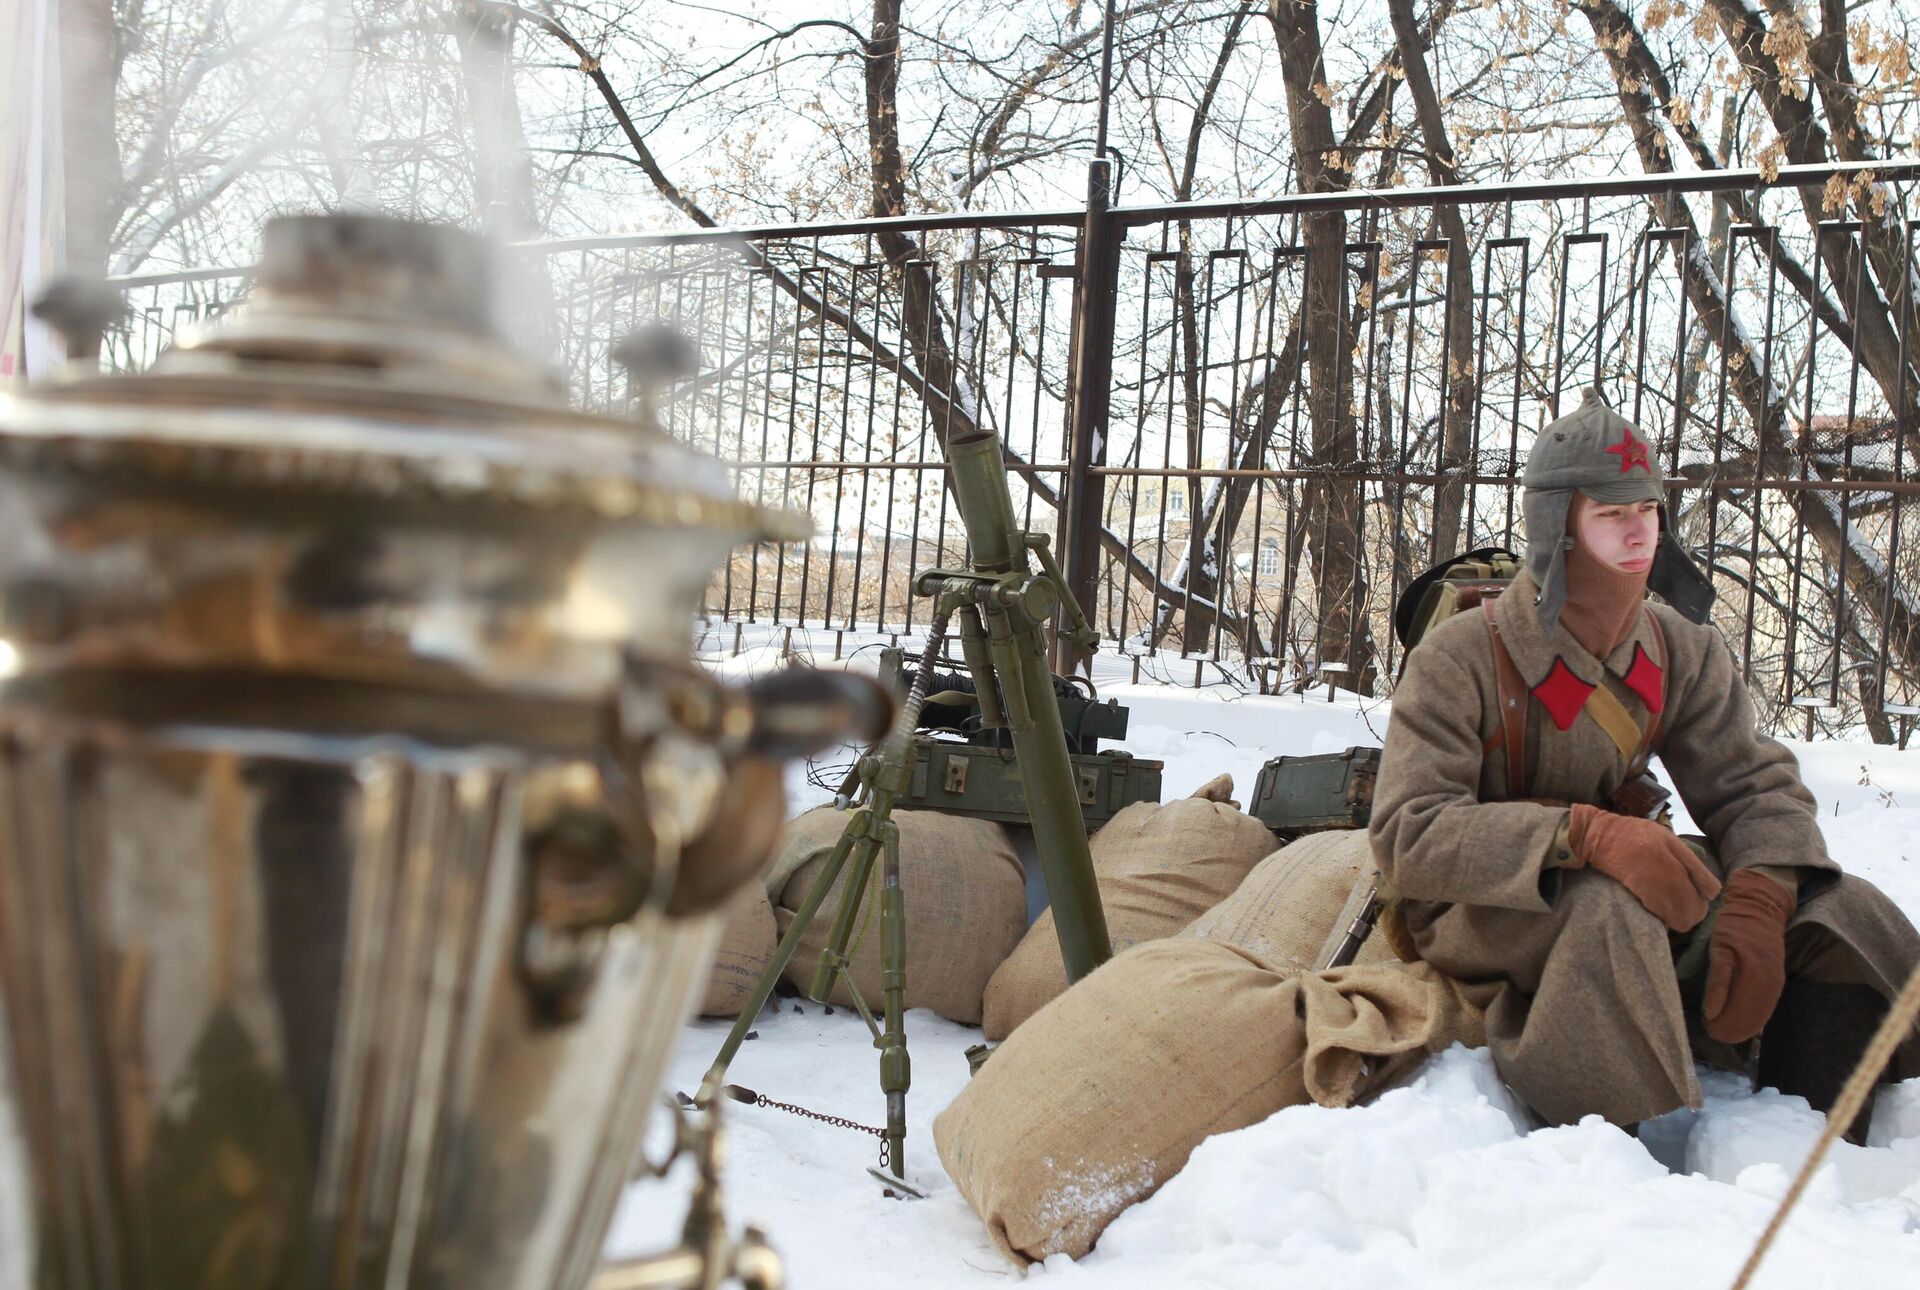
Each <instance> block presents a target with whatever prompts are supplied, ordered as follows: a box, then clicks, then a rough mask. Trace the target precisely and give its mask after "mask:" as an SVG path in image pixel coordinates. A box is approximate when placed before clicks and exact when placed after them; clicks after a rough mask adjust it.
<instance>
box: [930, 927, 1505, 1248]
mask: <svg viewBox="0 0 1920 1290" xmlns="http://www.w3.org/2000/svg"><path fill="white" fill-rule="evenodd" d="M1488 996H1489V991H1488V990H1487V989H1486V988H1485V987H1480V988H1478V989H1469V988H1467V987H1463V986H1461V985H1459V984H1458V983H1456V982H1453V981H1451V980H1449V979H1447V978H1445V977H1442V976H1441V975H1440V974H1438V973H1437V972H1435V971H1433V969H1432V968H1430V967H1428V966H1427V965H1426V964H1424V963H1416V964H1404V963H1400V962H1398V961H1395V962H1391V963H1373V964H1368V965H1355V966H1352V967H1346V968H1340V969H1337V970H1335V971H1332V972H1324V973H1315V972H1300V971H1297V970H1287V969H1282V968H1280V967H1278V966H1277V965H1274V964H1271V963H1268V962H1267V961H1265V960H1263V959H1261V958H1260V957H1259V956H1257V955H1255V954H1252V953H1249V952H1248V951H1246V950H1244V949H1241V948H1239V947H1238V946H1235V945H1230V944H1226V943H1223V942H1219V941H1209V940H1202V939H1198V938H1195V937H1179V938H1172V939H1167V940H1159V941H1153V942H1150V943H1147V944H1144V945H1140V946H1137V947H1135V948H1133V949H1131V950H1128V951H1126V952H1125V953H1123V954H1119V955H1117V956H1116V957H1115V958H1113V959H1112V960H1111V961H1110V962H1108V963H1107V964H1105V965H1104V966H1103V967H1101V968H1099V969H1098V970H1097V971H1095V972H1093V973H1091V974H1089V975H1088V976H1087V977H1086V978H1085V979H1084V980H1082V981H1080V982H1078V983H1077V984H1076V985H1075V986H1074V987H1073V988H1072V989H1071V990H1068V991H1066V992H1065V993H1064V994H1062V995H1061V996H1060V997H1059V998H1057V999H1055V1000H1053V1001H1052V1002H1051V1003H1049V1004H1047V1006H1046V1007H1044V1008H1042V1009H1041V1010H1040V1011H1039V1012H1038V1013H1036V1014H1035V1015H1034V1016H1033V1017H1032V1018H1030V1019H1029V1020H1028V1021H1027V1022H1026V1024H1025V1025H1023V1026H1021V1027H1020V1028H1019V1029H1018V1030H1016V1031H1015V1032H1014V1033H1013V1035H1012V1036H1011V1037H1010V1038H1008V1040H1007V1041H1006V1042H1005V1043H1004V1044H1002V1045H1001V1046H1000V1047H999V1048H998V1049H997V1050H995V1052H994V1054H993V1056H992V1058H991V1059H989V1060H988V1061H987V1062H986V1064H985V1065H984V1066H982V1067H981V1069H980V1072H979V1074H978V1075H976V1076H975V1077H974V1079H973V1080H972V1082H971V1083H969V1084H968V1085H967V1087H966V1088H965V1090H963V1091H962V1092H961V1094H960V1096H959V1097H958V1098H956V1099H955V1100H954V1101H953V1102H952V1104H951V1105H949V1106H948V1107H947V1109H946V1110H945V1111H943V1112H941V1114H940V1115H939V1117H938V1118H937V1119H935V1121H934V1125H933V1135H934V1143H935V1145H936V1146H937V1147H938V1149H939V1152H940V1160H941V1163H942V1164H944V1165H945V1166H946V1170H947V1173H948V1174H949V1175H950V1176H951V1177H952V1178H953V1180H954V1182H955V1184H956V1185H957V1186H958V1187H959V1189H960V1192H961V1194H962V1195H964V1196H965V1197H966V1198H967V1201H968V1203H969V1204H971V1205H972V1206H973V1208H974V1211H975V1212H976V1213H978V1214H979V1215H980V1217H981V1218H982V1219H983V1220H985V1222H986V1225H987V1229H988V1231H989V1232H990V1233H991V1235H992V1237H993V1240H994V1242H995V1243H996V1244H997V1245H999V1246H1000V1248H1001V1249H1002V1250H1004V1251H1006V1252H1007V1253H1008V1254H1009V1255H1011V1256H1013V1257H1015V1258H1017V1259H1021V1260H1029V1259H1031V1260H1040V1259H1045V1258H1047V1257H1049V1256H1050V1255H1054V1254H1060V1253H1065V1254H1067V1255H1069V1256H1071V1257H1073V1258H1078V1257H1080V1256H1081V1255H1083V1254H1085V1253H1086V1252H1087V1251H1088V1250H1090V1249H1092V1248H1093V1244H1094V1242H1095V1241H1096V1240H1097V1239H1098V1238H1099V1236H1100V1233H1101V1232H1103V1231H1104V1230H1105V1229H1106V1227H1107V1225H1108V1224H1109V1223H1111V1222H1112V1221H1113V1220H1114V1219H1115V1218H1116V1217H1118V1216H1119V1214H1120V1213H1121V1212H1122V1211H1123V1210H1125V1209H1126V1208H1127V1207H1128V1206H1130V1205H1132V1204H1134V1203H1135V1202H1137V1201H1139V1200H1141V1199H1143V1198H1145V1197H1147V1196H1149V1195H1151V1194H1152V1193H1153V1192H1154V1191H1155V1190H1157V1189H1158V1188H1159V1187H1160V1186H1161V1185H1162V1184H1164V1183H1165V1182H1166V1181H1167V1179H1169V1178H1171V1177H1172V1176H1173V1175H1174V1174H1175V1173H1177V1172H1178V1171H1179V1170H1180V1168H1181V1166H1183V1165H1184V1164H1185V1163H1186V1161H1187V1157H1188V1156H1189V1155H1191V1154H1192V1152H1193V1150H1194V1148H1195V1147H1197V1146H1198V1145H1199V1144H1200V1143H1201V1142H1202V1141H1203V1140H1204V1139H1205V1138H1207V1137H1208V1136H1210V1135H1212V1134H1216V1133H1226V1132H1228V1131H1230V1130H1233V1129H1239V1128H1244V1127H1245V1126H1247V1125H1250V1124H1254V1123H1257V1122H1259V1121H1260V1120H1263V1119H1265V1118H1266V1117H1268V1116H1270V1115H1272V1114H1273V1113H1274V1112H1276V1111H1278V1110H1280V1109H1281V1108H1283V1107H1287V1106H1293V1105H1297V1104H1302V1103H1305V1102H1307V1101H1309V1100H1311V1101H1313V1102H1317V1103H1319V1104H1320V1105H1323V1106H1348V1105H1351V1104H1353V1103H1355V1102H1357V1101H1359V1100H1362V1099H1364V1098H1366V1097H1367V1096H1369V1095H1370V1094H1372V1093H1374V1092H1376V1091H1378V1090H1379V1089H1381V1088H1383V1087H1385V1086H1386V1085H1387V1084H1389V1083H1391V1082H1393V1081H1394V1080H1396V1079H1397V1078H1399V1077H1400V1076H1402V1075H1403V1074H1404V1073H1406V1072H1407V1071H1409V1070H1410V1068H1411V1067H1412V1066H1413V1065H1414V1064H1415V1063H1417V1062H1418V1061H1420V1060H1421V1059H1422V1058H1423V1057H1424V1056H1425V1054H1427V1053H1429V1052H1435V1051H1438V1050H1440V1049H1442V1048H1445V1047H1446V1046H1448V1045H1449V1044H1452V1043H1454V1042H1456V1041H1458V1042H1462V1043H1466V1044H1468V1045H1479V1044H1482V1043H1484V1042H1485V1033H1484V1032H1485V1027H1484V1022H1483V1016H1482V1009H1483V1008H1484V1006H1485V1003H1486V1001H1487V998H1488Z"/></svg>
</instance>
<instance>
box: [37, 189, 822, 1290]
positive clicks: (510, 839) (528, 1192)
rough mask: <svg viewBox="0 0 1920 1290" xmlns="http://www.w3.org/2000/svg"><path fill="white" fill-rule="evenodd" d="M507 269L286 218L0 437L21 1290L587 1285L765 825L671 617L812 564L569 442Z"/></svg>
mask: <svg viewBox="0 0 1920 1290" xmlns="http://www.w3.org/2000/svg"><path fill="white" fill-rule="evenodd" d="M487 262H488V252H487V250H486V248H485V247H484V246H483V245H482V244H481V243H479V242H478V241H477V240H474V239H471V238H469V237H467V236H465V235H463V234H459V233H456V232H454V231H452V230H448V229H444V228H432V227H426V226H420V225H411V224H404V223H400V222H396V221H390V220H384V219H378V218H366V217H344V218H343V217H301V218H297V219H292V220H285V221H278V222H276V223H275V224H273V225H270V226H269V228H268V231H267V235H266V239H265V253H264V256H263V263H262V267H261V270H260V276H259V279H258V282H257V284H256V287H255V290H254V295H253V299H252V301H251V302H250V303H249V305H248V307H247V308H246V309H245V311H244V312H243V313H242V314H241V315H240V316H239V317H237V318H234V319H229V320H226V321H224V322H222V323H220V324H219V325H216V326H213V327H211V328H209V329H208V330H206V331H204V332H202V333H200V334H199V335H197V336H195V337H193V338H191V339H187V340H184V341H182V342H181V343H180V344H178V345H177V346H176V347H175V348H174V349H173V350H172V351H171V352H170V353H169V354H168V355H166V356H165V357H164V358H163V359H162V360H161V361H160V362H159V363H158V364H156V366H155V367H154V368H153V369H152V370H150V371H149V372H147V373H144V374H141V375H138V376H121V377H104V376H100V375H98V374H93V373H88V374H78V373H76V374H74V375H71V376H68V377H63V378H60V379H56V380H51V381H47V382H42V383H40V384H39V385H36V386H34V387H32V388H31V389H30V390H28V391H26V392H23V393H19V394H16V395H14V396H12V397H5V396H0V533H3V534H4V538H3V539H0V1000H3V1002H4V1012H5V1020H6V1031H5V1047H6V1053H7V1055H8V1058H9V1062H10V1071H11V1074H10V1079H9V1081H8V1082H9V1083H10V1085H11V1092H12V1099H13V1109H12V1115H13V1118H14V1121H15V1124H14V1125H13V1132H14V1134H15V1135H17V1137H18V1139H19V1141H20V1143H22V1144H23V1146H22V1147H21V1149H18V1150H15V1151H13V1152H11V1153H9V1152H8V1151H7V1150H6V1147H5V1139H6V1136H7V1134H6V1133H5V1132H4V1130H0V1171H5V1172H7V1173H10V1174H11V1175H12V1177H10V1178H9V1177H0V1197H3V1196H5V1195H6V1194H7V1193H9V1192H10V1193H11V1194H12V1195H13V1196H15V1197H24V1198H25V1213H24V1217H23V1218H22V1220H21V1222H22V1223H23V1225H24V1227H25V1228H26V1231H27V1244H26V1248H24V1249H13V1250H8V1251H5V1252H0V1283H4V1284H6V1285H13V1284H15V1282H14V1280H12V1278H13V1277H15V1276H19V1277H24V1278H25V1280H24V1281H23V1282H22V1283H21V1284H24V1285H26V1286H32V1287H35V1290H176V1288H178V1290H187V1288H188V1287H192V1288H193V1290H266V1288H268V1287H288V1288H292V1287H300V1288H302V1290H305V1288H306V1287H376V1286H378V1287H447V1288H448V1290H452V1288H454V1287H459V1288H460V1290H496V1288H497V1290H570V1288H573V1287H579V1286H582V1285H585V1284H586V1283H587V1282H588V1281H589V1279H590V1278H591V1277H592V1276H593V1275H594V1271H595V1268H596V1265H597V1264H598V1263H599V1256H600V1249H601V1245H602V1242H603V1240H604V1236H605V1232H606V1229H607V1226H608V1223H609V1221H610V1218H611V1215H612V1213H613V1208H614V1205H615V1202H616V1200H617V1198H618V1197H619V1194H620V1192H621V1191H622V1189H623V1187H624V1186H625V1184H626V1183H627V1181H628V1179H629V1177H630V1176H631V1174H632V1173H633V1170H634V1167H635V1163H636V1161H637V1159H638V1158H639V1152H640V1149H641V1139H642V1136H643V1134H644V1132H645V1130H646V1126H647V1123H648V1120H649V1116H650V1113H651V1112H652V1110H653V1109H654V1106H655V1101H656V1095H657V1092H658V1088H659V1084H660V1079H661V1075H662V1071H663V1067H664V1064H665V1062H666V1060H667V1058H668V1056H669V1054H670V1052H671V1047H672V1041H673V1038H674V1036H675V1034H676V1032H677V1031H678V1029H679V1027H680V1026H681V1025H682V1024H683V1022H684V1021H685V1019H686V1016H687V1014H688V1012H689V1010H690V1008H691V1007H692V1005H693V1004H694V1002H695V1001H696V1000H697V998H698V995H699V991H700V988H701V986H702V985H703V984H704V978H705V969H706V966H707V963H708V960H709V958H710V956H711V950H712V946H713V943H714V940H715V937H716V936H717V925H716V924H717V919H716V917H715V915H714V912H713V911H714V910H715V908H716V907H717V906H718V905H719V904H720V903H721V902H722V901H723V900H724V899H725V897H726V895H727V894H728V893H729V892H730V891H731V890H733V889H734V888H735V887H737V886H738V885H739V883H740V882H742V881H745V880H748V879H750V878H751V876H752V873H753V870H754V868H755V866H756V865H757V863H758V859H759V856H758V855H751V854H748V853H749V852H752V851H755V850H756V848H759V849H761V850H763V849H764V848H763V846H762V841H763V839H761V838H760V837H758V836H756V837H753V838H746V839H744V840H743V839H742V837H741V836H740V835H741V834H742V833H743V832H745V833H754V832H755V830H754V829H752V828H744V827H743V826H742V824H741V822H740V816H741V814H742V813H743V810H744V813H745V814H747V815H754V814H756V813H757V814H759V815H762V816H764V815H767V814H768V813H769V809H770V810H771V815H772V819H773V820H774V822H776V823H777V820H778V818H779V815H780V811H779V805H778V801H777V799H778V780H777V775H776V776H775V777H774V778H773V781H772V782H773V787H772V789H771V795H772V797H773V798H774V799H775V801H774V804H773V805H772V806H771V808H769V807H768V805H767V803H766V801H765V800H764V799H765V798H766V796H767V792H766V791H762V792H761V793H760V794H759V797H760V799H761V800H759V801H758V802H757V803H753V804H749V805H748V806H747V807H745V808H743V807H742V805H741V803H740V800H739V798H740V792H741V776H742V773H743V766H747V765H749V764H750V763H751V761H752V756H751V753H752V749H751V747H750V745H752V744H753V742H754V738H755V735H754V731H755V729H756V717H755V713H754V710H753V705H752V703H751V702H749V701H746V700H744V699H743V698H742V697H741V696H740V695H739V694H738V693H732V692H728V691H725V690H723V689H721V688H720V687H718V686H717V685H716V684H715V683H713V682H712V681H710V680H708V679H706V678H705V677H704V676H703V674H701V673H699V672H698V671H697V670H696V669H694V668H693V667H692V666H691V648H690V624H691V620H692V618H693V616H694V614H695V612H696V609H697V606H698V603H699V598H700V594H701V590H702V588H703V587H704V586H705V585H706V583H707V581H708V578H709V576H710V575H711V573H712V571H713V570H714V569H715V568H716V567H717V566H718V565H719V564H720V563H721V562H722V560H723V559H724V558H725V556H726V554H727V552H728V550H729V548H731V547H733V546H734V545H736V544H738V543H741V542H744V541H752V540H758V539H763V538H768V537H775V538H791V537H796V536H801V535H803V534H804V532H805V527H804V522H803V521H802V522H801V523H800V524H798V525H796V522H795V521H796V519H797V518H798V517H795V516H793V515H791V514H789V513H784V512H780V513H774V512H767V511H764V510H762V509H760V508H756V507H753V506H750V505H748V504H746V503H744V502H742V501H740V500H738V499H736V498H735V497H734V496H733V494H732V492H731V489H730V486H729V483H728V480H727V477H726V472H725V470H724V468H723V467H722V466H721V465H720V463H718V462H716V461H713V460H711V459H709V458H705V457H703V456H700V455H699V454H696V453H694V452H693V451H691V450H689V449H687V448H685V447H684V446H682V445H680V444H677V443H674V442H672V441H670V440H669V439H667V438H666V437H665V436H664V435H661V434H659V433H658V432H657V431H655V430H653V429H651V428H649V427H647V426H644V425H632V424H627V423H620V422H612V421H608V420H606V419H604V418H598V417H593V416H589V415H586V414H582V413H577V412H574V411H571V410H569V409H568V407H567V406H566V404H565V402H564V400H563V399H562V398H561V397H560V395H559V393H558V391H557V390H556V389H555V387H554V386H553V385H552V384H551V383H550V382H549V381H548V380H547V379H546V378H545V377H544V376H543V375H542V374H540V373H539V372H538V371H537V370H535V369H534V368H533V367H531V366H530V365H528V364H526V363H524V362H523V361H521V360H520V359H519V358H517V357H516V356H515V355H513V354H512V353H511V352H509V351H508V350H507V348H506V347H504V346H503V345H502V344H501V343H500V342H499V341H498V340H497V339H495V337H496V335H497V334H498V332H497V329H496V328H494V327H493V326H492V325H491V322H490V319H489V316H488V315H489V312H490V310H491V309H492V308H493V304H492V301H491V300H490V297H489V293H488V291H487V289H486V286H485V284H486V281H487ZM762 724H764V723H762ZM776 742H777V741H776ZM763 743H764V741H763ZM761 751H762V752H764V751H765V749H764V747H763V748H762V749H761ZM753 782H755V783H758V784H760V785H762V787H763V789H764V786H765V784H766V782H767V777H766V773H765V767H764V765H762V767H761V771H760V776H759V779H757V780H754V781H753ZM723 801H725V802H728V803H730V805H729V806H728V808H727V809H725V810H723V809H722V808H721V803H722V802H723ZM766 831H767V830H766V826H764V825H763V826H760V828H759V833H760V834H764V833H766ZM0 1226H4V1222H3V1221H0Z"/></svg>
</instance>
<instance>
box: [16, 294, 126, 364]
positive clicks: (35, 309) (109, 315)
mask: <svg viewBox="0 0 1920 1290" xmlns="http://www.w3.org/2000/svg"><path fill="white" fill-rule="evenodd" d="M32 313H33V316H34V317H35V318H38V319H39V320H40V321H41V322H44V323H46V324H47V325H48V326H49V327H51V328H53V329H54V330H55V331H57V332H59V333H60V339H61V340H63V341H65V342H66V346H67V357H68V358H81V359H85V358H97V357H99V354H100V338H101V336H102V335H104V334H105V332H106V330H107V328H109V327H111V326H113V325H114V324H115V323H117V322H119V321H120V320H121V319H122V318H125V317H126V316H127V302H126V298H125V297H123V296H122V295H121V294H120V291H119V289H118V288H117V287H115V286H114V285H113V284H112V283H110V282H108V281H107V280H106V279H105V278H94V277H87V276H84V275H81V274H64V275H62V276H60V277H58V278H55V279H54V280H53V281H51V282H49V283H48V284H47V286H46V289H45V290H43V291H42V292H41V293H40V295H39V297H38V298H37V299H35V300H34V302H33V306H32Z"/></svg>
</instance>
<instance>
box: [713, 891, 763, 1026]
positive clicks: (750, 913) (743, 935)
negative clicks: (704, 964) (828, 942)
mask: <svg viewBox="0 0 1920 1290" xmlns="http://www.w3.org/2000/svg"><path fill="white" fill-rule="evenodd" d="M777 939H779V933H778V932H777V931H776V930H775V929H774V925H773V902H772V901H771V900H768V899H767V889H766V888H765V887H763V886H761V885H760V884H759V883H757V882H750V883H748V884H747V885H746V887H745V888H744V889H743V890H742V891H741V892H740V894H739V895H737V896H735V897H734V898H733V899H732V900H731V901H729V902H728V903H727V915H726V922H725V923H724V924H723V925H722V930H721V932H720V949H719V951H718V952H717V953H715V954H714V956H713V970H712V971H711V972H709V973H708V974H707V992H706V994H705V995H703V996H702V997H701V1000H700V1015H701V1016H703V1017H737V1016H739V1015H740V1009H742V1008H744V1007H745V1006H746V1004H747V996H748V995H749V994H752V993H753V984H754V982H756V981H758V980H759V979H760V974H761V973H762V972H765V971H766V970H767V964H769V963H771V962H772V961H773V945H774V942H775V941H776V940H777Z"/></svg>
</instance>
